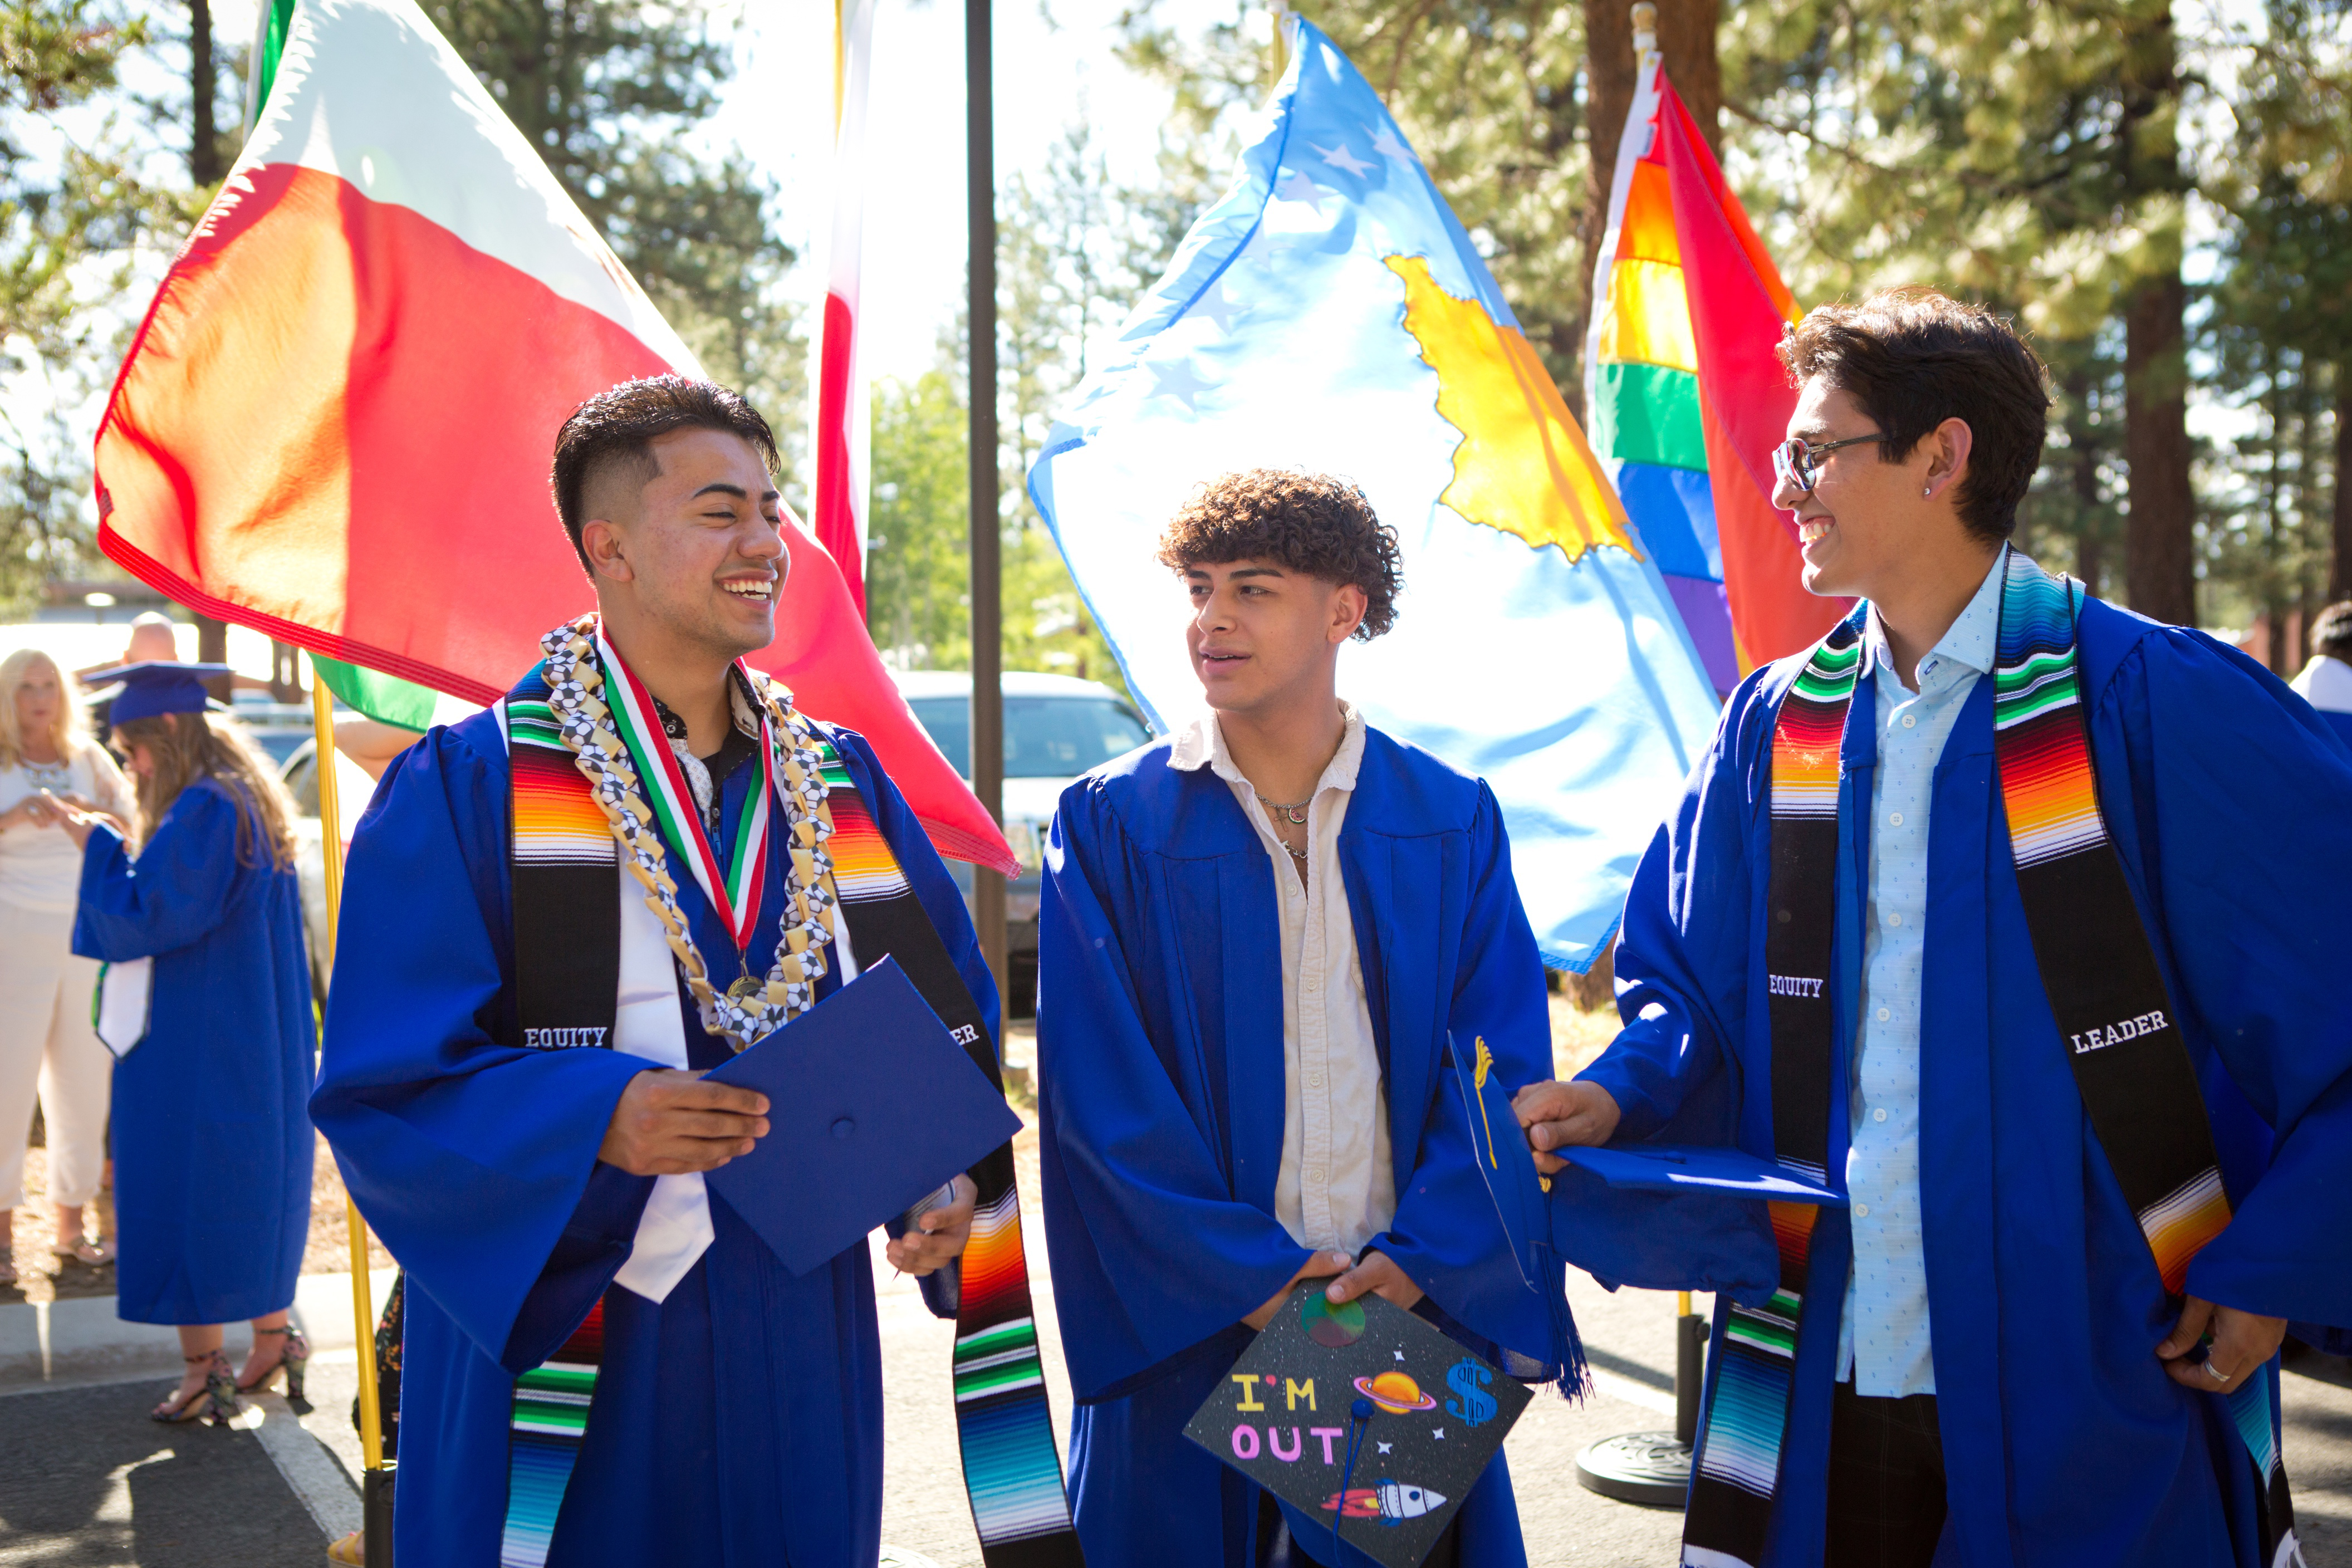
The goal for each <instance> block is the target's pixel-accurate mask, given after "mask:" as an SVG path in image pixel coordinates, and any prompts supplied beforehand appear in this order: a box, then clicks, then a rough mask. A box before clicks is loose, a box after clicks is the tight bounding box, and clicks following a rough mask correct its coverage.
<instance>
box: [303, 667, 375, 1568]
mask: <svg viewBox="0 0 2352 1568" xmlns="http://www.w3.org/2000/svg"><path fill="white" fill-rule="evenodd" d="M310 727H311V732H312V734H313V735H314V736H315V737H316V743H317V747H318V755H317V758H316V760H315V763H314V768H315V771H316V772H317V773H318V777H319V847H320V857H319V858H320V862H321V863H322V864H323V866H324V867H325V870H326V880H327V927H326V947H327V952H326V959H327V973H328V974H329V975H330V976H331V975H332V974H333V973H334V968H335V931H336V922H337V921H338V920H339V919H340V918H341V913H342V907H343V833H342V825H341V821H340V820H339V819H338V813H337V811H336V809H335V808H336V801H335V699H334V695H333V693H331V692H330V691H329V690H328V689H327V683H326V681H325V680H324V679H321V678H320V674H319V667H318V665H317V663H316V662H315V661H314V662H313V663H312V664H311V666H310ZM330 984H331V981H330ZM343 1227H344V1229H345V1231H346V1232H348V1234H349V1235H350V1237H351V1247H352V1321H353V1322H354V1324H355V1325H356V1326H357V1330H358V1337H357V1338H356V1339H355V1340H354V1341H353V1343H354V1344H355V1345H356V1346H357V1347H358V1350H359V1363H360V1453H361V1456H362V1458H363V1459H364V1461H365V1467H366V1468H365V1473H364V1476H363V1479H362V1485H361V1506H362V1515H361V1520H362V1541H363V1550H364V1552H365V1556H366V1560H367V1561H368V1562H369V1563H378V1564H385V1563H391V1562H392V1468H391V1467H390V1466H388V1465H386V1464H385V1463H384V1462H383V1402H382V1399H381V1397H380V1395H379V1393H378V1390H377V1388H376V1378H375V1302H374V1300H373V1292H372V1291H371V1290H370V1289H369V1282H368V1227H367V1221H366V1220H364V1219H362V1218H361V1217H360V1205H358V1204H357V1203H356V1202H354V1201H353V1200H352V1195H351V1194H349V1193H345V1194H343Z"/></svg>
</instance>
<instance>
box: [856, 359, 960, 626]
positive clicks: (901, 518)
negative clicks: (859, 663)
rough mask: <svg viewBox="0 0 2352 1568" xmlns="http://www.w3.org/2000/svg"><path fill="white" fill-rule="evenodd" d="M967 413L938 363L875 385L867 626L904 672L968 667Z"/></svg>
mask: <svg viewBox="0 0 2352 1568" xmlns="http://www.w3.org/2000/svg"><path fill="white" fill-rule="evenodd" d="M969 419H970V415H969V413H968V412H967V410H966V408H965V405H964V399H963V388H962V385H961V378H960V377H958V376H956V375H955V374H952V373H951V372H950V371H949V370H947V369H944V368H942V369H939V370H933V371H929V372H927V373H926V374H923V375H921V376H919V377H918V378H917V379H916V380H915V381H913V382H912V383H902V382H897V381H883V382H880V383H877V384H876V386H875V388H874V436H873V442H874V445H873V454H874V456H873V489H872V492H871V493H872V498H873V501H872V504H873V510H872V511H871V512H870V513H869V515H868V519H867V531H868V533H869V535H870V538H871V541H872V549H871V551H870V552H869V553H868V554H867V556H866V630H867V631H868V632H870V633H871V634H872V635H873V637H874V642H875V645H876V646H877V647H879V648H881V650H882V652H883V656H884V657H885V658H887V659H888V660H889V662H890V663H891V664H893V665H894V666H896V667H897V668H900V669H969V668H971V594H970V591H969V590H970V587H971V555H970V552H969V549H968V546H967V545H966V542H965V532H964V521H965V519H966V518H967V517H968V516H969V515H970V513H971V471H970V468H969V465H968V464H967V462H966V456H967V454H969V453H970V452H971V438H970V434H971V426H970V425H969V423H968V421H969Z"/></svg>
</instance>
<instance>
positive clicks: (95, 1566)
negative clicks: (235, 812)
mask: <svg viewBox="0 0 2352 1568" xmlns="http://www.w3.org/2000/svg"><path fill="white" fill-rule="evenodd" d="M1562 1011H1566V1009H1565V1008H1563V1009H1562ZM1578 1022H1580V1020H1577V1019H1576V1018H1575V1017H1574V1016H1571V1018H1570V1024H1571V1026H1573V1025H1575V1024H1577V1023H1578ZM1561 1033H1562V1048H1561V1052H1560V1054H1561V1058H1562V1062H1561V1065H1562V1067H1563V1068H1569V1067H1572V1066H1573V1065H1574V1064H1575V1059H1576V1058H1579V1057H1581V1056H1583V1055H1585V1054H1587V1053H1588V1050H1589V1048H1590V1046H1591V1045H1593V1044H1597V1043H1598V1039H1597V1037H1596V1038H1594V1039H1592V1040H1590V1041H1588V1040H1587V1039H1585V1038H1584V1036H1587V1035H1591V1034H1592V1033H1593V1031H1591V1030H1590V1029H1579V1028H1571V1029H1569V1030H1563V1031H1562V1032H1561ZM1008 1046H1009V1047H1011V1049H1010V1050H1009V1051H1008V1055H1009V1056H1010V1057H1012V1058H1013V1059H1014V1060H1015V1061H1016V1062H1020V1061H1023V1060H1024V1059H1025V1058H1026V1050H1025V1047H1027V1046H1028V1041H1027V1040H1026V1039H1024V1038H1023V1037H1021V1036H1019V1035H1016V1036H1015V1037H1014V1038H1013V1040H1011V1041H1008ZM1016 1147H1017V1153H1018V1154H1019V1156H1020V1163H1021V1166H1022V1177H1023V1188H1024V1192H1026V1193H1034V1191H1035V1190H1036V1188H1035V1156H1034V1140H1033V1139H1029V1138H1024V1139H1023V1140H1022V1141H1021V1143H1020V1144H1019V1145H1018V1146H1016ZM37 1158H38V1155H36V1159H37ZM330 1183H331V1170H330V1171H329V1172H328V1173H325V1174H324V1175H323V1177H322V1183H321V1191H320V1210H321V1211H322V1215H324V1216H326V1217H325V1218H324V1220H323V1222H322V1223H320V1224H317V1225H314V1231H313V1236H312V1238H311V1240H312V1247H311V1249H310V1266H311V1267H312V1268H335V1267H348V1265H347V1264H342V1263H341V1258H342V1257H343V1254H342V1252H341V1240H342V1237H341V1227H340V1219H339V1216H336V1215H335V1214H334V1211H335V1210H336V1209H338V1208H339V1207H340V1205H341V1191H340V1188H339V1187H336V1186H332V1185H330ZM33 1217H35V1216H34V1215H29V1214H28V1213H27V1212H26V1211H22V1210H20V1211H19V1214H18V1220H19V1237H18V1258H19V1262H20V1267H22V1266H24V1265H27V1264H29V1265H33V1266H34V1267H37V1268H38V1267H46V1265H47V1258H46V1255H45V1254H46V1237H40V1236H37V1235H35V1234H28V1233H27V1231H26V1221H27V1220H28V1219H32V1218H33ZM1030 1219H1031V1226H1030V1234H1031V1246H1032V1248H1033V1252H1032V1262H1033V1279H1034V1281H1035V1283H1036V1285H1037V1308H1038V1316H1039V1319H1040V1322H1041V1325H1042V1326H1043V1328H1044V1331H1045V1352H1046V1360H1047V1373H1048V1379H1049V1383H1050V1384H1051V1388H1052V1393H1053V1398H1054V1408H1055V1414H1056V1416H1057V1417H1058V1418H1059V1419H1060V1420H1062V1421H1066V1419H1067V1416H1068V1413H1069V1391H1068V1383H1067V1380H1066V1376H1065V1375H1064V1373H1063V1370H1062V1366H1061V1358H1060V1337H1059V1334H1058V1331H1057V1329H1056V1326H1055V1316H1054V1305H1053V1297H1052V1293H1051V1290H1050V1289H1047V1288H1046V1284H1045V1277H1044V1273H1045V1271H1044V1269H1043V1268H1042V1265H1040V1264H1039V1263H1038V1260H1037V1254H1036V1252H1035V1250H1034V1249H1035V1248H1036V1247H1037V1246H1038V1245H1039V1241H1038V1237H1036V1230H1035V1216H1034V1214H1033V1215H1031V1216H1030ZM379 1261H382V1260H381V1259H379ZM111 1275H112V1270H111V1269H100V1270H77V1271H74V1272H73V1273H71V1274H69V1275H68V1277H67V1278H65V1279H59V1280H58V1281H56V1282H54V1283H51V1282H49V1281H47V1279H34V1280H33V1281H32V1287H33V1288H32V1289H29V1290H27V1291H26V1292H23V1293H21V1294H18V1293H16V1292H5V1293H0V1568H127V1565H131V1564H139V1565H142V1568H214V1565H215V1564H217V1565H221V1568H231V1565H234V1568H279V1565H281V1564H282V1565H284V1568H315V1565H316V1564H318V1563H321V1562H323V1561H324V1555H323V1552H322V1547H323V1545H324V1543H325V1542H326V1541H327V1540H328V1539H329V1538H330V1537H331V1536H332V1535H337V1534H340V1533H341V1532H342V1531H345V1530H348V1529H353V1528H356V1527H357V1524H358V1513H359V1508H358V1496H357V1492H356V1490H355V1489H354V1486H353V1482H352V1476H353V1475H355V1474H356V1472H357V1470H358V1468H359V1466H360V1452H359V1443H358V1439H357V1437H356V1436H354V1435H353V1433H352V1426H351V1421H350V1415H349V1412H350V1408H351V1401H352V1394H353V1393H354V1391H355V1388H356V1384H357V1376H358V1363H357V1360H356V1357H355V1354H354V1352H353V1351H352V1342H353V1337H354V1331H353V1322H352V1312H351V1309H350V1305H349V1300H350V1298H349V1294H348V1291H349V1281H348V1279H347V1278H344V1277H335V1276H331V1275H327V1274H323V1273H322V1274H319V1275H313V1276H310V1277H308V1278H306V1279H305V1280H304V1282H303V1286H304V1289H303V1293H302V1296H301V1298H300V1300H299V1302H298V1305H297V1313H298V1316H299V1318H300V1319H301V1320H302V1321H303V1323H304V1325H305V1327H306V1328H307V1329H308V1331H310V1335H311V1338H312V1340H313V1342H314V1343H315V1345H316V1346H317V1349H316V1351H315V1353H314V1355H313V1358H312V1362H311V1367H310V1400H311V1402H312V1405H313V1408H312V1410H311V1411H310V1413H309V1414H308V1415H299V1416H298V1415H297V1414H296V1413H295V1412H293V1411H292V1410H290V1409H289V1408H288V1407H287V1405H286V1404H285V1402H284V1401H283V1400H281V1399H278V1398H276V1397H274V1396H273V1397H271V1398H269V1399H267V1400H264V1401H260V1402H257V1405H255V1407H254V1408H253V1409H252V1410H250V1411H249V1412H248V1414H247V1416H246V1417H244V1418H243V1420H242V1421H241V1422H240V1424H239V1426H237V1427H236V1428H235V1429H230V1430H220V1429H215V1428H198V1427H192V1426H168V1427H167V1426H156V1425H155V1424H153V1423H152V1422H150V1421H149V1420H148V1419H147V1418H146V1411H147V1409H148V1407H149V1406H150V1405H152V1404H153V1403H154V1402H155V1401H156V1400H157V1399H158V1398H160V1397H161V1396H162V1394H163V1392H164V1390H165V1388H166V1387H167V1386H168V1385H169V1383H170V1381H171V1379H172V1378H173V1376H175V1375H176V1373H177V1370H178V1363H177V1356H178V1349H177V1345H176V1343H175V1342H173V1339H172V1336H171V1334H170V1332H169V1331H157V1330H141V1329H138V1328H136V1327H135V1326H132V1325H124V1324H120V1323H118V1322H116V1321H115V1320H114V1319H113V1317H112V1314H111V1310H110V1301H109V1300H108V1292H110V1290H111V1289H112V1279H111ZM85 1276H86V1277H85ZM877 1279H878V1280H879V1281H880V1282H881V1283H880V1285H879V1300H880V1310H881V1326H882V1340H883V1370H884V1379H883V1381H884V1390H885V1393H884V1397H885V1400H886V1402H887V1422H886V1430H887V1452H886V1461H887V1467H888V1479H887V1493H886V1499H885V1503H884V1514H883V1536H884V1539H885V1540H886V1541H887V1542H890V1543H891V1544H892V1545H893V1546H894V1547H896V1548H898V1550H899V1552H901V1553H902V1554H903V1555H902V1556H901V1557H900V1558H899V1559H898V1561H900V1562H903V1563H908V1565H909V1568H921V1565H922V1564H923V1563H925V1562H926V1561H928V1562H929V1563H933V1564H936V1565H937V1568H980V1552H979V1547H978V1544H977V1542H975V1541H974V1540H973V1537H972V1532H971V1516H970V1514H969V1513H968V1512H967V1511H966V1508H965V1503H964V1499H963V1490H962V1484H961V1475H960V1474H959V1470H958V1467H957V1462H956V1457H955V1452H956V1451H955V1441H954V1432H953V1415H952V1405H951V1402H950V1398H949V1352H950V1342H951V1340H952V1336H953V1329H952V1325H951V1324H949V1323H944V1322H941V1321H938V1320H936V1319H934V1318H932V1317H931V1316H930V1315H929V1312H927V1311H926V1310H924V1309H923V1306H922V1301H921V1297H920V1295H919V1292H918V1291H917V1289H916V1288H915V1286H914V1283H913V1282H912V1281H911V1280H892V1279H890V1271H889V1269H888V1268H887V1266H883V1267H880V1268H877ZM388 1282H389V1276H388V1275H385V1276H383V1277H381V1278H380V1279H378V1280H377V1289H378V1294H379V1296H380V1295H381V1291H382V1289H383V1288H384V1287H385V1286H386V1285H388ZM1571 1299H1572V1301H1573V1304H1574V1307H1575V1310H1576V1316H1577V1322H1578V1325H1579V1327H1580V1331H1581V1332H1582V1335H1583V1338H1584V1342H1585V1345H1586V1348H1587V1350H1588V1352H1590V1353H1591V1359H1592V1363H1593V1366H1594V1368H1595V1371H1596V1374H1597V1376H1598V1379H1599V1384H1600V1387H1599V1390H1598V1392H1597V1393H1596V1394H1594V1395H1593V1397H1591V1399H1589V1400H1588V1401H1586V1402H1585V1403H1584V1404H1582V1405H1570V1404H1567V1403H1565V1402H1563V1401H1561V1400H1559V1399H1557V1398H1554V1397H1551V1396H1549V1395H1546V1396H1544V1397H1541V1398H1538V1400H1537V1401H1536V1402H1535V1403H1534V1404H1533V1405H1530V1406H1529V1407H1528V1413H1527V1415H1525V1416H1524V1417H1523V1418H1522V1419H1521V1421H1520V1423H1519V1425H1518V1426H1517V1428H1516V1429H1515V1430H1514V1431H1513V1432H1512V1434H1511V1436H1510V1439H1509V1442H1508V1445H1507V1453H1508V1455H1509V1458H1510V1464H1511V1468H1512V1475H1513V1479H1514V1482H1515V1484H1516V1489H1517V1494H1518V1500H1519V1507H1520V1514H1521V1518H1522V1521H1523V1522H1524V1524H1525V1528H1526V1531H1527V1537H1528V1557H1529V1560H1530V1562H1531V1563H1534V1564H1536V1565H1538V1568H1664V1565H1666V1564H1670V1563H1673V1561H1674V1560H1675V1542H1676V1539H1677V1535H1678V1527H1679V1522H1680V1516H1679V1515H1678V1514H1677V1513H1674V1512H1670V1511H1663V1510H1648V1509H1640V1508H1633V1507H1629V1506H1627V1505H1624V1504H1622V1503H1616V1502H1612V1501H1610V1500H1606V1499H1604V1498H1601V1497H1599V1496H1597V1495H1595V1494H1593V1493H1591V1492H1587V1491H1585V1490H1583V1489H1581V1488H1580V1487H1579V1486H1577V1485H1576V1483H1575V1479H1574V1477H1575V1457H1576V1454H1577V1452H1578V1450H1579V1449H1580V1448H1582V1447H1584V1445H1586V1444H1588V1443H1591V1442H1593V1441H1595V1440H1597V1439H1599V1438H1601V1437H1605V1436H1612V1435H1613V1434H1616V1433H1619V1432H1626V1431H1644V1430H1654V1429H1657V1428H1660V1427H1664V1426H1671V1425H1672V1424H1673V1418H1672V1415H1671V1410H1672V1399H1671V1390H1672V1387H1673V1376H1672V1368H1673V1365H1674V1360H1673V1356H1674V1343H1673V1319H1674V1311H1675V1308H1674V1302H1673V1298H1672V1297H1669V1296H1661V1295H1657V1294H1654V1293H1649V1292H1638V1291H1624V1292H1620V1293H1619V1294H1617V1295H1615V1296H1612V1295H1609V1294H1608V1293H1606V1292H1604V1291H1602V1290H1601V1289H1599V1288H1598V1287H1597V1286H1594V1285H1592V1284H1591V1281H1590V1280H1581V1281H1580V1283H1578V1284H1576V1285H1573V1286H1572V1287H1571ZM229 1342H230V1343H229V1349H230V1352H231V1354H232V1356H233V1357H234V1356H238V1355H241V1353H242V1352H243V1349H244V1345H245V1333H244V1331H243V1330H242V1329H232V1330H231V1331H230V1334H229ZM2285 1410H2286V1431H2287V1436H2286V1460H2287V1466H2288V1470H2289V1473H2290V1475H2292V1476H2293V1478H2294V1482H2295V1503H2296V1510H2297V1513H2298V1516H2299V1518H2300V1521H2301V1522H2302V1525H2303V1528H2304V1539H2305V1544H2306V1549H2307V1553H2308V1557H2309V1561H2310V1563H2311V1564H2312V1568H2352V1365H2347V1363H2342V1362H2336V1361H2332V1360H2329V1359H2327V1358H2317V1357H2315V1358H2309V1359H2307V1360H2305V1362H2304V1363H2300V1364H2299V1366H2298V1367H2297V1368H2296V1369H2295V1370H2294V1371H2293V1372H2291V1373H2289V1375H2288V1377H2287V1379H2286V1392H2285Z"/></svg>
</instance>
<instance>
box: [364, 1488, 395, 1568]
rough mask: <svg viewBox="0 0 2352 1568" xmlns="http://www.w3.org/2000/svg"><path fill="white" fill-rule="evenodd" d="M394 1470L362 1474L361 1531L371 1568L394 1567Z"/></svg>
mask: <svg viewBox="0 0 2352 1568" xmlns="http://www.w3.org/2000/svg"><path fill="white" fill-rule="evenodd" d="M393 1474H394V1471H393V1468H392V1467H391V1466H390V1465H386V1466H384V1467H383V1468H382V1469H378V1470H362V1471H361V1472H360V1530H361V1538H362V1541H363V1542H365V1545H364V1547H363V1550H364V1552H366V1559H367V1562H368V1563H369V1568H377V1565H379V1564H381V1565H383V1568H390V1565H391V1563H392V1479H393Z"/></svg>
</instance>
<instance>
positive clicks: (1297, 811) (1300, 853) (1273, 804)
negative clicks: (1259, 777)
mask: <svg viewBox="0 0 2352 1568" xmlns="http://www.w3.org/2000/svg"><path fill="white" fill-rule="evenodd" d="M1250 794H1252V795H1256V796H1257V798H1258V804H1259V805H1263V806H1265V808H1266V809H1267V810H1268V811H1271V812H1273V813H1274V814H1275V816H1276V817H1277V818H1279V819H1280V820H1282V821H1284V822H1286V823H1288V824H1290V826H1293V827H1304V826H1307V807H1308V806H1310V805H1314V804H1315V797H1314V796H1313V795H1308V796H1307V798H1306V799H1305V800H1299V801H1292V802H1290V803H1289V804H1288V805H1285V804H1284V803H1283V802H1281V801H1278V800H1268V799H1266V798H1265V793H1264V792H1263V791H1261V790H1260V789H1259V788H1258V787H1257V786H1256V785H1255V784H1252V785H1251V786H1250ZM1274 841H1275V842H1276V844H1280V845H1281V846H1282V847H1283V848H1284V849H1285V850H1286V851H1288V853H1289V855H1290V858H1292V859H1293V860H1296V861H1297V862H1298V863H1299V864H1300V865H1302V866H1304V865H1305V864H1307V851H1306V850H1304V849H1302V848H1299V847H1297V846H1296V845H1293V844H1289V843H1287V842H1286V841H1285V840H1284V839H1283V838H1282V837H1281V836H1280V835H1278V834H1277V835H1276V837H1275V840H1274Z"/></svg>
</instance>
